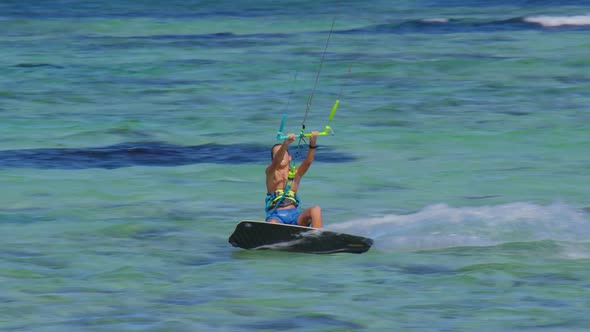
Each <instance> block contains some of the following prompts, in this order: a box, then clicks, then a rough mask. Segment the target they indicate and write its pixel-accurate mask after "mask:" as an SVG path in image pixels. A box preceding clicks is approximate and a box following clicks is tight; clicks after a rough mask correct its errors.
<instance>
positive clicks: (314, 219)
mask: <svg viewBox="0 0 590 332" xmlns="http://www.w3.org/2000/svg"><path fill="white" fill-rule="evenodd" d="M310 220H311V227H313V228H322V209H321V208H320V207H319V206H317V205H315V206H312V207H310V208H309V209H307V210H305V211H303V212H302V213H301V214H300V215H299V218H297V224H298V225H299V226H309V221H310Z"/></svg>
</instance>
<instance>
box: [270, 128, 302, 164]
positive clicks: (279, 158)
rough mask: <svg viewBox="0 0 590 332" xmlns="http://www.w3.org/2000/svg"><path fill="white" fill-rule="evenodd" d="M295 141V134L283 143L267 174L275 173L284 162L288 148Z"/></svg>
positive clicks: (291, 134) (290, 135)
mask: <svg viewBox="0 0 590 332" xmlns="http://www.w3.org/2000/svg"><path fill="white" fill-rule="evenodd" d="M294 140H295V134H293V133H290V134H289V138H287V139H286V140H284V141H283V144H281V147H280V148H279V150H278V151H277V152H276V153H275V155H274V158H272V162H271V163H270V165H269V166H268V167H267V168H266V172H267V173H268V172H271V171H275V170H276V169H277V168H279V166H280V165H281V163H282V162H283V158H284V157H285V152H286V151H287V147H288V146H289V144H291V143H292V142H293V141H294Z"/></svg>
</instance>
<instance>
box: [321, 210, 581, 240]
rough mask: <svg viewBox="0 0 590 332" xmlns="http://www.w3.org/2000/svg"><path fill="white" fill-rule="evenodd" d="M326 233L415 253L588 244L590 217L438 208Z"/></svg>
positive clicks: (571, 213)
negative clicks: (553, 243) (546, 243)
mask: <svg viewBox="0 0 590 332" xmlns="http://www.w3.org/2000/svg"><path fill="white" fill-rule="evenodd" d="M327 229H329V230H333V231H337V232H345V233H351V234H357V235H363V236H367V237H371V238H373V239H374V240H375V247H376V248H379V249H381V250H387V251H414V250H431V249H442V248H451V247H460V246H491V245H498V244H503V243H510V242H529V241H542V240H552V241H566V242H573V243H575V242H586V241H587V239H588V237H589V236H590V218H589V216H588V214H587V213H585V212H584V211H581V210H578V209H576V208H574V207H572V206H570V205H567V204H563V203H555V204H551V205H547V206H544V205H537V204H533V203H526V202H518V203H508V204H503V205H495V206H479V207H451V206H448V205H446V204H435V205H431V206H428V207H426V208H424V209H423V210H421V211H418V212H416V213H412V214H404V215H385V216H382V217H378V218H367V219H361V220H350V221H347V222H343V223H338V224H333V225H329V226H328V227H327Z"/></svg>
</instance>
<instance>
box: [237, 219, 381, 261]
mask: <svg viewBox="0 0 590 332" xmlns="http://www.w3.org/2000/svg"><path fill="white" fill-rule="evenodd" d="M228 241H229V243H230V244H231V245H232V246H234V247H239V248H242V249H257V250H282V251H291V252H303V253H313V254H331V253H338V252H348V253H355V254H362V253H364V252H366V251H367V250H369V249H370V248H371V246H372V245H373V240H372V239H369V238H366V237H362V236H356V235H351V234H344V233H337V232H332V231H328V230H323V229H316V228H310V227H303V226H294V225H285V224H275V223H271V222H265V221H254V220H243V221H241V222H240V223H238V225H237V226H236V229H235V230H234V232H233V234H232V235H231V236H230V237H229V240H228Z"/></svg>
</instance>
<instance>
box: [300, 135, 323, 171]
mask: <svg viewBox="0 0 590 332" xmlns="http://www.w3.org/2000/svg"><path fill="white" fill-rule="evenodd" d="M317 139H318V132H317V131H313V132H312V133H311V137H310V138H309V148H308V149H307V156H305V159H304V160H303V161H302V162H301V165H299V167H298V168H297V175H298V176H299V177H302V176H303V175H304V174H305V173H306V172H307V170H308V169H309V166H311V163H312V162H313V159H314V158H315V148H316V146H317V143H316V142H317Z"/></svg>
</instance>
